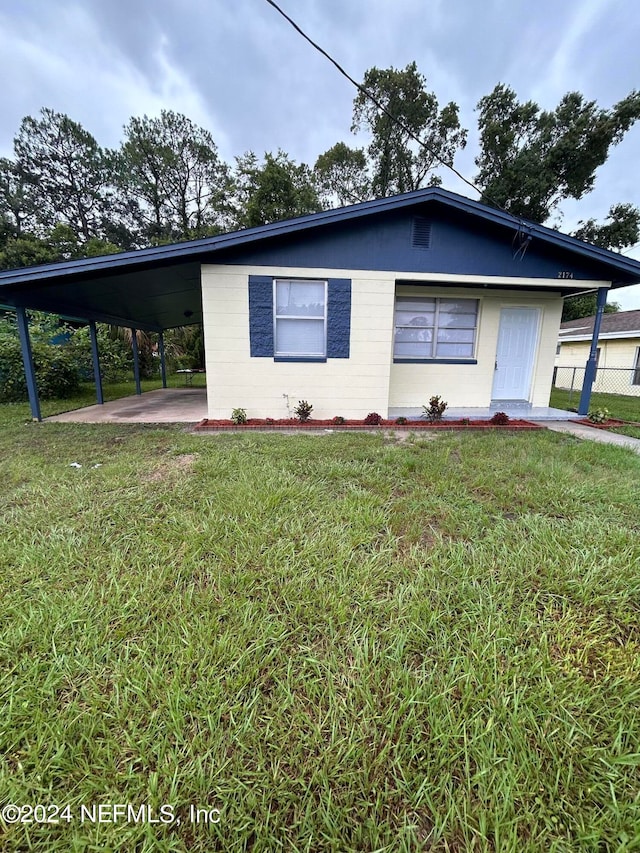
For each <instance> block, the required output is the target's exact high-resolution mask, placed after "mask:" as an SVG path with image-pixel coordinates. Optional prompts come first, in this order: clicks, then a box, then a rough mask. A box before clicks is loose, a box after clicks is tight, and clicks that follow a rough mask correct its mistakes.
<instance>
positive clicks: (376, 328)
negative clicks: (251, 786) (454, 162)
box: [0, 188, 640, 418]
mask: <svg viewBox="0 0 640 853" xmlns="http://www.w3.org/2000/svg"><path fill="white" fill-rule="evenodd" d="M639 281H640V263H638V262H637V261H634V260H632V259H629V258H626V257H625V256H623V255H620V254H617V253H614V252H609V251H606V250H604V249H599V248H597V247H595V246H592V245H590V244H587V243H584V242H582V241H580V240H577V239H575V238H573V237H568V236H566V235H564V234H561V233H560V232H558V231H554V230H553V229H550V228H545V227H543V226H541V225H536V224H533V223H529V222H525V221H523V220H521V219H518V218H517V217H514V216H511V215H510V214H508V213H504V212H502V211H500V210H497V209H495V208H491V207H488V206H486V205H483V204H480V203H479V202H474V201H471V200H470V199H467V198H464V197H463V196H459V195H456V194H454V193H450V192H447V191H445V190H442V189H439V188H429V189H424V190H418V191H416V192H412V193H406V194H404V195H401V196H395V197H392V198H387V199H380V200H376V201H371V202H365V203H363V204H358V205H353V206H351V207H345V208H340V209H337V210H328V211H324V212H321V213H317V214H313V215H310V216H304V217H300V218H297V219H292V220H289V221H286V222H278V223H273V224H271V225H265V226H261V227H258V228H251V229H246V230H244V231H238V232H234V233H232V234H223V235H221V236H218V237H211V238H207V239H204V240H196V241H191V242H185V243H179V244H175V245H172V246H158V247H154V248H150V249H143V250H140V251H138V252H129V253H123V254H120V255H110V256H106V257H103V258H89V259H86V260H82V261H70V262H67V263H62V264H50V265H47V266H43V267H34V268H31V269H25V270H15V271H9V272H4V273H0V303H4V304H6V305H10V306H15V307H16V308H17V309H18V317H19V319H20V317H21V316H22V317H23V320H22V321H21V322H22V325H21V328H22V329H23V342H24V344H25V353H26V355H25V358H26V364H27V369H28V367H29V359H28V352H27V349H26V342H27V339H26V331H25V329H26V324H25V322H24V309H25V308H39V309H41V310H45V311H54V312H56V313H63V314H67V315H69V316H73V317H75V318H84V319H86V320H87V321H91V322H95V321H104V322H110V323H117V324H119V325H127V326H129V327H132V328H140V329H146V330H149V331H158V332H161V331H162V330H163V329H167V328H170V327H172V326H177V325H184V324H185V323H193V322H200V321H202V322H203V325H204V332H205V348H206V368H207V393H208V411H209V417H212V418H219V417H229V415H230V413H231V410H232V409H233V408H236V407H242V408H245V409H246V410H247V412H248V414H249V416H253V417H266V416H270V417H282V416H285V415H286V414H287V412H290V411H291V410H292V408H293V407H294V406H295V405H296V403H297V401H298V400H300V399H307V400H309V401H310V402H311V403H312V404H313V407H314V410H313V412H314V416H316V417H331V416H333V415H338V414H339V415H343V416H345V417H363V416H364V415H366V414H367V413H369V412H372V411H376V412H379V413H380V414H381V415H383V416H386V415H388V414H389V413H392V414H399V413H401V412H402V411H407V412H409V411H410V410H411V409H414V410H415V409H419V408H420V407H421V405H422V404H423V403H425V402H426V401H427V400H428V399H429V397H430V396H432V395H434V394H439V395H441V396H442V397H443V398H444V399H445V400H447V402H448V403H449V406H450V407H461V406H464V407H478V408H480V407H488V406H490V405H491V404H493V405H494V406H497V407H500V406H506V405H507V404H510V403H511V404H513V403H520V404H521V405H524V406H527V405H531V406H547V405H548V402H549V393H550V388H551V382H552V377H553V369H554V347H555V343H556V340H557V337H558V328H559V325H560V316H561V310H562V302H563V298H564V296H567V295H569V294H571V293H575V292H585V291H593V290H598V291H599V293H600V296H601V301H602V299H604V297H605V296H606V291H607V290H608V289H609V288H615V287H622V286H625V285H628V284H634V283H637V282H639ZM21 312H22V314H21ZM32 407H33V403H32Z"/></svg>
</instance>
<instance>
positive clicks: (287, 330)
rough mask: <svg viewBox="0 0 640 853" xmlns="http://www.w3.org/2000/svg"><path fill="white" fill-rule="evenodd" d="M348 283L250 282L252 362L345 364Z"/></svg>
mask: <svg viewBox="0 0 640 853" xmlns="http://www.w3.org/2000/svg"><path fill="white" fill-rule="evenodd" d="M350 333H351V281H350V279H338V278H331V279H300V278H298V279H296V278H285V277H282V278H273V277H271V276H260V275H251V276H249V338H250V351H251V355H252V356H253V357H258V358H260V357H266V358H274V359H275V360H276V361H326V360H327V359H328V358H349V352H350V344H349V338H350Z"/></svg>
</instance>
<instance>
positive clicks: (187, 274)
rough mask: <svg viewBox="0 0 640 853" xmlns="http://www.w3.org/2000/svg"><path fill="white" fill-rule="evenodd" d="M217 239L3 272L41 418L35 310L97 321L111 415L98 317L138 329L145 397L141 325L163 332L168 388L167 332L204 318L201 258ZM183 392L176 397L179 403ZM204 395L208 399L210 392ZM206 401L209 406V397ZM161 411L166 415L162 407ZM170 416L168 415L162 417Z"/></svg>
mask: <svg viewBox="0 0 640 853" xmlns="http://www.w3.org/2000/svg"><path fill="white" fill-rule="evenodd" d="M209 242H210V241H208V240H198V241H192V242H189V243H181V244H178V245H171V246H159V247H154V248H151V249H143V250H139V251H136V252H126V253H120V254H116V255H108V256H103V257H98V258H86V259H82V260H77V261H68V262H63V263H56V264H47V265H42V266H38V267H26V268H24V269H18V270H9V271H7V272H2V273H0V306H1V307H3V308H8V309H13V310H15V311H16V314H17V320H18V331H19V334H20V344H21V348H22V358H23V362H24V369H25V375H26V380H27V389H28V393H29V403H30V406H31V413H32V416H33V418H34V419H36V420H41V419H42V416H41V411H40V402H39V399H38V388H37V383H36V376H35V370H34V364H33V355H32V349H31V341H30V336H29V327H28V322H27V311H28V310H36V311H44V312H47V313H51V314H59V315H60V316H62V317H63V318H65V319H68V320H72V321H74V322H81V323H86V324H87V325H88V326H89V330H90V335H91V345H92V354H93V373H94V379H95V385H96V400H97V404H98V406H103V405H106V406H107V407H108V408H107V409H105V410H104V413H105V415H107V413H108V412H110V411H111V410H112V409H113V404H104V398H103V393H102V380H101V374H100V353H99V351H98V341H97V335H96V323H108V324H111V325H115V326H121V327H125V328H128V329H131V331H132V348H133V367H134V378H135V386H136V394H137V395H140V394H141V393H142V389H141V384H140V365H139V358H138V347H137V342H136V331H137V330H141V331H145V332H155V333H157V335H158V350H159V353H158V354H159V356H160V366H161V377H162V386H163V388H166V387H167V376H166V366H165V357H164V338H163V332H164V331H165V330H166V329H171V328H174V327H177V326H186V325H192V324H195V323H201V322H202V298H201V286H200V257H197V258H196V257H195V255H198V256H205V257H206V255H207V254H208V253H209V251H210V249H209V245H208V243H209ZM194 390H196V389H194ZM148 393H151V392H148ZM179 396H180V395H177V396H176V395H174V404H175V405H176V406H177V405H178V402H177V401H178V397H179ZM199 396H200V398H202V391H200V394H199ZM192 397H193V395H192ZM146 400H147V395H145V401H146ZM151 403H152V401H151V400H149V404H150V405H151ZM167 403H168V399H167ZM204 407H205V410H206V399H205V406H204ZM152 408H153V407H152ZM134 409H135V406H134V405H133V404H131V406H130V411H131V412H132V411H133V410H134ZM155 414H156V416H157V417H159V414H158V412H156V413H155ZM203 417H204V415H203ZM98 419H100V418H98ZM104 419H106V417H105V418H104ZM166 419H167V418H164V417H160V420H166Z"/></svg>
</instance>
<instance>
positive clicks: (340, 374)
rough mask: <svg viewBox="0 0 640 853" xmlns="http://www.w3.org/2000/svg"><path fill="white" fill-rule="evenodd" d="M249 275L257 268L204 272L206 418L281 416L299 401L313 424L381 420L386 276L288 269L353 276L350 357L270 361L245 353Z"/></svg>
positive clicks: (387, 340) (385, 391) (386, 359)
mask: <svg viewBox="0 0 640 853" xmlns="http://www.w3.org/2000/svg"><path fill="white" fill-rule="evenodd" d="M255 272H256V268H255V267H239V266H238V267H236V266H226V267H214V266H203V268H202V308H203V315H204V327H205V341H206V367H207V389H208V395H207V396H208V401H209V402H208V408H209V417H210V418H228V417H229V416H230V414H231V410H232V409H234V408H236V407H238V406H239V407H242V408H244V409H246V410H247V414H248V415H249V417H272V418H286V417H289V416H290V415H291V416H293V414H292V411H293V408H294V407H295V406H296V405H297V403H298V400H308V401H309V402H310V403H312V404H313V417H316V418H330V417H333V416H334V415H342V416H343V417H346V418H361V417H364V416H365V415H367V414H368V413H369V412H372V411H376V412H379V413H380V414H383V415H384V414H386V411H387V406H388V398H389V369H390V365H391V340H392V324H393V300H394V288H393V282H392V281H391V280H389V278H388V276H384V277H376V276H377V274H376V273H369V272H363V273H357V274H356V273H353V272H352V271H350V270H346V271H345V270H342V271H341V270H324V269H313V270H309V269H291V268H287V269H286V275H287V276H293V277H296V276H298V277H303V278H304V277H307V278H325V279H326V278H351V280H352V285H351V339H350V358H333V359H328V360H327V361H326V362H323V363H317V364H314V363H310V362H278V363H275V362H274V361H273V359H271V358H251V356H250V354H249V352H250V350H249V288H248V277H249V275H250V274H252V273H255ZM259 273H260V275H274V276H278V275H279V276H282V275H283V270H282V268H281V267H278V268H273V269H272V268H268V267H260V269H259ZM287 402H288V407H287Z"/></svg>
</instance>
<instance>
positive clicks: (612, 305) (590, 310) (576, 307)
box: [562, 293, 620, 323]
mask: <svg viewBox="0 0 640 853" xmlns="http://www.w3.org/2000/svg"><path fill="white" fill-rule="evenodd" d="M596 299H597V296H596V294H595V293H586V294H584V295H580V296H569V297H568V298H567V299H565V301H564V305H563V306H562V322H563V323H566V322H567V321H568V320H579V319H580V318H581V317H593V315H594V314H595V313H596ZM619 310H620V305H619V303H618V302H607V304H606V305H605V306H604V313H605V314H617V313H618V311H619Z"/></svg>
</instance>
